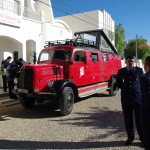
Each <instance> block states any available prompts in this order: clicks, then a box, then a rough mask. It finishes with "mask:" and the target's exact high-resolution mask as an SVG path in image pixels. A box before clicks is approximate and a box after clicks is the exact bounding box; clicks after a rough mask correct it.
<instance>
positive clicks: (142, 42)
mask: <svg viewBox="0 0 150 150" xmlns="http://www.w3.org/2000/svg"><path fill="white" fill-rule="evenodd" d="M136 42H137V54H138V59H142V61H144V59H145V57H146V56H148V55H150V46H149V45H148V42H147V40H146V39H144V38H140V39H133V40H130V41H129V42H128V44H127V46H126V48H125V53H124V55H125V56H127V55H131V56H136Z"/></svg>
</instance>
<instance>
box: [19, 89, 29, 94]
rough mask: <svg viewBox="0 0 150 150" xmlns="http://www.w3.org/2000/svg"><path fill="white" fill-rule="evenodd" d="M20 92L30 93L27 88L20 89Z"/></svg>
mask: <svg viewBox="0 0 150 150" xmlns="http://www.w3.org/2000/svg"><path fill="white" fill-rule="evenodd" d="M18 92H19V93H28V90H26V89H18Z"/></svg>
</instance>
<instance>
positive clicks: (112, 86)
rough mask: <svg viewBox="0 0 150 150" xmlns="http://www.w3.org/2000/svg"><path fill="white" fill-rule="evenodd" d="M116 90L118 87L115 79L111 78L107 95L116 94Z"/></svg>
mask: <svg viewBox="0 0 150 150" xmlns="http://www.w3.org/2000/svg"><path fill="white" fill-rule="evenodd" d="M117 91H118V87H117V85H116V79H115V78H112V80H111V83H110V90H109V95H110V96H115V95H116V94H117Z"/></svg>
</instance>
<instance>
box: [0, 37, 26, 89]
mask: <svg viewBox="0 0 150 150" xmlns="http://www.w3.org/2000/svg"><path fill="white" fill-rule="evenodd" d="M22 54H23V53H22V43H21V42H19V41H17V40H16V39H14V38H12V37H8V36H0V66H1V62H2V60H4V59H6V58H7V57H8V56H11V57H12V60H17V59H18V58H19V57H22ZM0 87H2V78H1V76H0Z"/></svg>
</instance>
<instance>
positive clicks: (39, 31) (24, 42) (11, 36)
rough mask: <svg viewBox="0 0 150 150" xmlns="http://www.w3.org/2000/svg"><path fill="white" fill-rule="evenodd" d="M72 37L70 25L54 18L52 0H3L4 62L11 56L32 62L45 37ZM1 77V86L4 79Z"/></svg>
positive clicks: (0, 34) (0, 51)
mask: <svg viewBox="0 0 150 150" xmlns="http://www.w3.org/2000/svg"><path fill="white" fill-rule="evenodd" d="M58 37H59V39H66V38H71V37H72V32H71V30H70V28H69V26H68V25H67V24H66V23H65V22H64V21H61V20H54V17H53V12H52V7H51V2H50V1H49V0H40V1H38V0H36V1H33V0H7V1H6V0H0V62H1V61H2V60H3V59H6V58H7V57H8V56H12V57H13V60H15V59H18V58H20V57H22V58H23V59H24V60H25V61H27V62H32V57H31V56H30V53H31V52H32V51H36V52H37V54H39V52H40V51H41V49H43V47H44V45H45V41H48V40H56V39H58ZM1 79H2V78H1V77H0V87H2V81H1Z"/></svg>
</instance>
